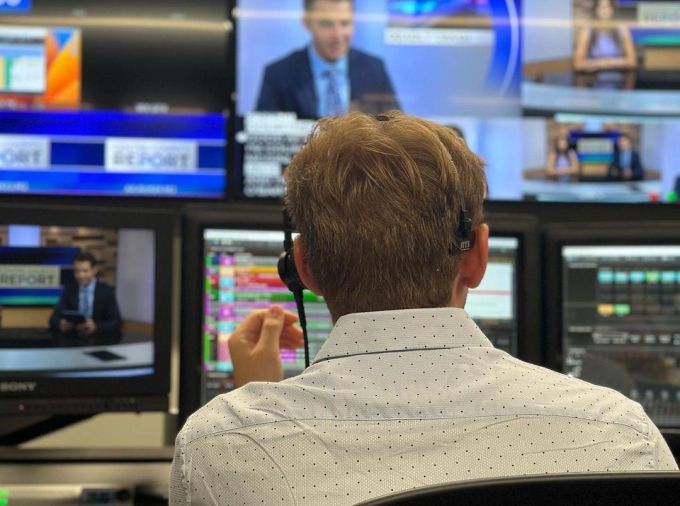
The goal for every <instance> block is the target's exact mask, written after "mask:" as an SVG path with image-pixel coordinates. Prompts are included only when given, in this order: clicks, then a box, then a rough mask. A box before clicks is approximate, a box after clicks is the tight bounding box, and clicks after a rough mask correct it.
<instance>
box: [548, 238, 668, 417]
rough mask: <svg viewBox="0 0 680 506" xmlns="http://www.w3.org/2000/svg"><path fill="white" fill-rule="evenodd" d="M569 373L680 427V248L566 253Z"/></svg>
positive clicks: (571, 248) (575, 248) (616, 248)
mask: <svg viewBox="0 0 680 506" xmlns="http://www.w3.org/2000/svg"><path fill="white" fill-rule="evenodd" d="M562 261H563V271H562V276H563V298H562V331H561V332H562V346H563V356H564V358H563V360H564V363H563V367H564V372H566V373H568V374H570V375H573V376H576V377H579V378H582V379H584V380H586V381H590V382H593V383H596V384H600V385H604V386H607V387H610V388H614V389H616V390H618V391H620V392H622V393H623V394H625V395H627V396H629V397H630V398H632V399H634V400H636V401H638V402H640V403H641V404H642V405H643V407H644V408H645V410H646V411H647V413H648V414H649V415H650V417H651V418H652V420H654V422H655V423H656V424H657V425H661V426H679V425H680V246H664V245H654V244H649V245H646V246H627V245H624V244H621V245H616V246H565V247H563V248H562Z"/></svg>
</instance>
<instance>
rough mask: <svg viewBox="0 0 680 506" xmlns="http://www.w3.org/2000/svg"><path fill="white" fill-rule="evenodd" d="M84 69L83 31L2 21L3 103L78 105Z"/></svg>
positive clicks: (0, 68) (0, 99) (0, 69)
mask: <svg viewBox="0 0 680 506" xmlns="http://www.w3.org/2000/svg"><path fill="white" fill-rule="evenodd" d="M1 22H2V18H0V23H1ZM81 68H82V57H81V32H80V30H78V29H74V28H45V27H18V26H3V25H1V24H0V104H2V105H4V106H5V107H7V106H13V107H20V106H22V105H23V106H27V107H28V106H33V107H38V106H41V107H62V108H73V107H78V105H79V104H80V93H81V87H82V79H81Z"/></svg>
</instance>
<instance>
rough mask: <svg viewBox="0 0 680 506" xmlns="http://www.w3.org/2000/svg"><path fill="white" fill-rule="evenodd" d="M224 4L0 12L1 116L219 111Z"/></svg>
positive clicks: (104, 2)
mask: <svg viewBox="0 0 680 506" xmlns="http://www.w3.org/2000/svg"><path fill="white" fill-rule="evenodd" d="M225 20H226V5H225V3H224V2H220V1H215V0H192V1H186V0H150V1H148V2H143V3H140V2H135V1H133V0H32V1H30V2H29V1H21V2H19V1H12V2H4V3H3V8H2V9H1V10H0V63H1V64H0V108H2V109H9V110H16V109H33V110H35V109H39V110H44V109H60V110H63V109H84V110H93V109H96V110H125V111H137V112H157V113H165V112H189V113H194V114H196V113H203V112H222V111H223V110H224V109H225V108H226V104H227V103H228V98H229V97H228V94H229V91H228V77H227V76H228V72H227V56H226V55H227V45H228V42H227V41H228V32H227V29H226V28H225Z"/></svg>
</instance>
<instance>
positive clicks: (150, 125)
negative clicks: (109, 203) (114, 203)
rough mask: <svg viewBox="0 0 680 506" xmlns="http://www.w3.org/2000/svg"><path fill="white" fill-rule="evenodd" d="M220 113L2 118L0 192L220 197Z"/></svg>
mask: <svg viewBox="0 0 680 506" xmlns="http://www.w3.org/2000/svg"><path fill="white" fill-rule="evenodd" d="M225 158H226V119H225V118H224V116H223V115H221V114H200V115H199V114H196V115H184V114H182V115H180V114H135V113H124V112H83V111H81V112H37V111H36V112H23V111H22V112H3V113H2V114H0V192H2V193H25V194H54V195H93V196H121V195H122V196H135V197H143V196H155V197H158V196H162V197H199V198H222V197H223V196H224V193H225V190H226V168H225V167H226V163H225Z"/></svg>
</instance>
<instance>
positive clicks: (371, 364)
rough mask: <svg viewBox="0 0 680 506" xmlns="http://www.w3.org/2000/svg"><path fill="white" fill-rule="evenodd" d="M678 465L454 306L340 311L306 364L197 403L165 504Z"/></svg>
mask: <svg viewBox="0 0 680 506" xmlns="http://www.w3.org/2000/svg"><path fill="white" fill-rule="evenodd" d="M654 469H669V470H670V469H677V466H676V464H675V461H674V459H673V456H672V455H671V453H670V451H669V449H668V446H667V445H666V442H665V441H664V440H663V438H662V437H661V435H660V433H659V431H658V429H657V428H656V426H655V425H654V424H653V423H652V422H651V421H650V419H649V418H648V417H647V416H646V415H645V413H644V411H643V410H642V408H641V406H640V405H639V404H637V403H635V402H633V401H631V400H629V399H627V398H625V397H624V396H623V395H621V394H619V393H617V392H614V391H612V390H610V389H607V388H603V387H598V386H594V385H591V384H589V383H586V382H584V381H580V380H578V379H574V378H569V377H567V376H564V375H562V374H558V373H556V372H553V371H549V370H547V369H543V368H541V367H537V366H535V365H532V364H528V363H525V362H522V361H520V360H518V359H516V358H513V357H512V356H510V355H508V354H507V353H505V352H503V351H500V350H497V349H495V348H494V347H493V346H492V345H491V343H490V342H489V340H488V339H487V338H486V337H485V336H484V335H483V334H482V332H481V331H480V330H479V328H478V327H477V326H476V325H475V323H474V322H473V321H472V319H471V318H470V317H469V316H468V315H467V313H465V311H463V310H462V309H453V308H441V309H417V310H402V311H384V312H374V313H361V314H350V315H346V316H343V317H342V318H340V319H339V320H338V321H337V323H336V324H335V326H334V328H333V331H332V332H331V335H330V337H329V338H328V340H327V341H326V343H325V344H324V345H323V347H322V348H321V350H320V351H319V353H318V355H317V357H316V359H315V360H314V363H313V364H312V365H311V366H310V367H309V368H308V369H306V370H305V371H304V372H303V373H302V374H300V375H299V376H296V377H294V378H290V379H287V380H285V381H282V382H280V383H260V382H258V383H250V384H248V385H246V386H244V387H242V388H239V389H237V390H235V391H233V392H230V393H228V394H224V395H221V396H218V397H216V398H215V399H213V400H212V401H211V402H209V403H208V404H207V405H205V406H204V407H203V408H201V409H200V410H198V411H197V412H196V413H194V414H193V415H192V416H191V417H190V418H189V420H188V421H187V423H186V424H185V426H184V428H183V429H182V431H181V432H180V434H179V435H178V437H177V442H176V451H175V459H174V462H173V468H172V475H171V480H170V503H171V504H172V505H180V504H182V505H184V504H195V505H196V504H211V505H212V504H231V505H242V504H244V505H250V504H310V505H319V504H323V505H333V504H355V503H357V502H360V501H363V500H367V499H369V498H372V497H376V496H381V495H385V494H390V493H394V492H399V491H403V490H406V489H411V488H414V487H422V486H426V485H432V484H439V483H446V482H451V481H454V480H467V479H481V478H491V477H502V476H512V475H525V474H543V473H565V472H603V471H634V470H635V471H638V470H654Z"/></svg>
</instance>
